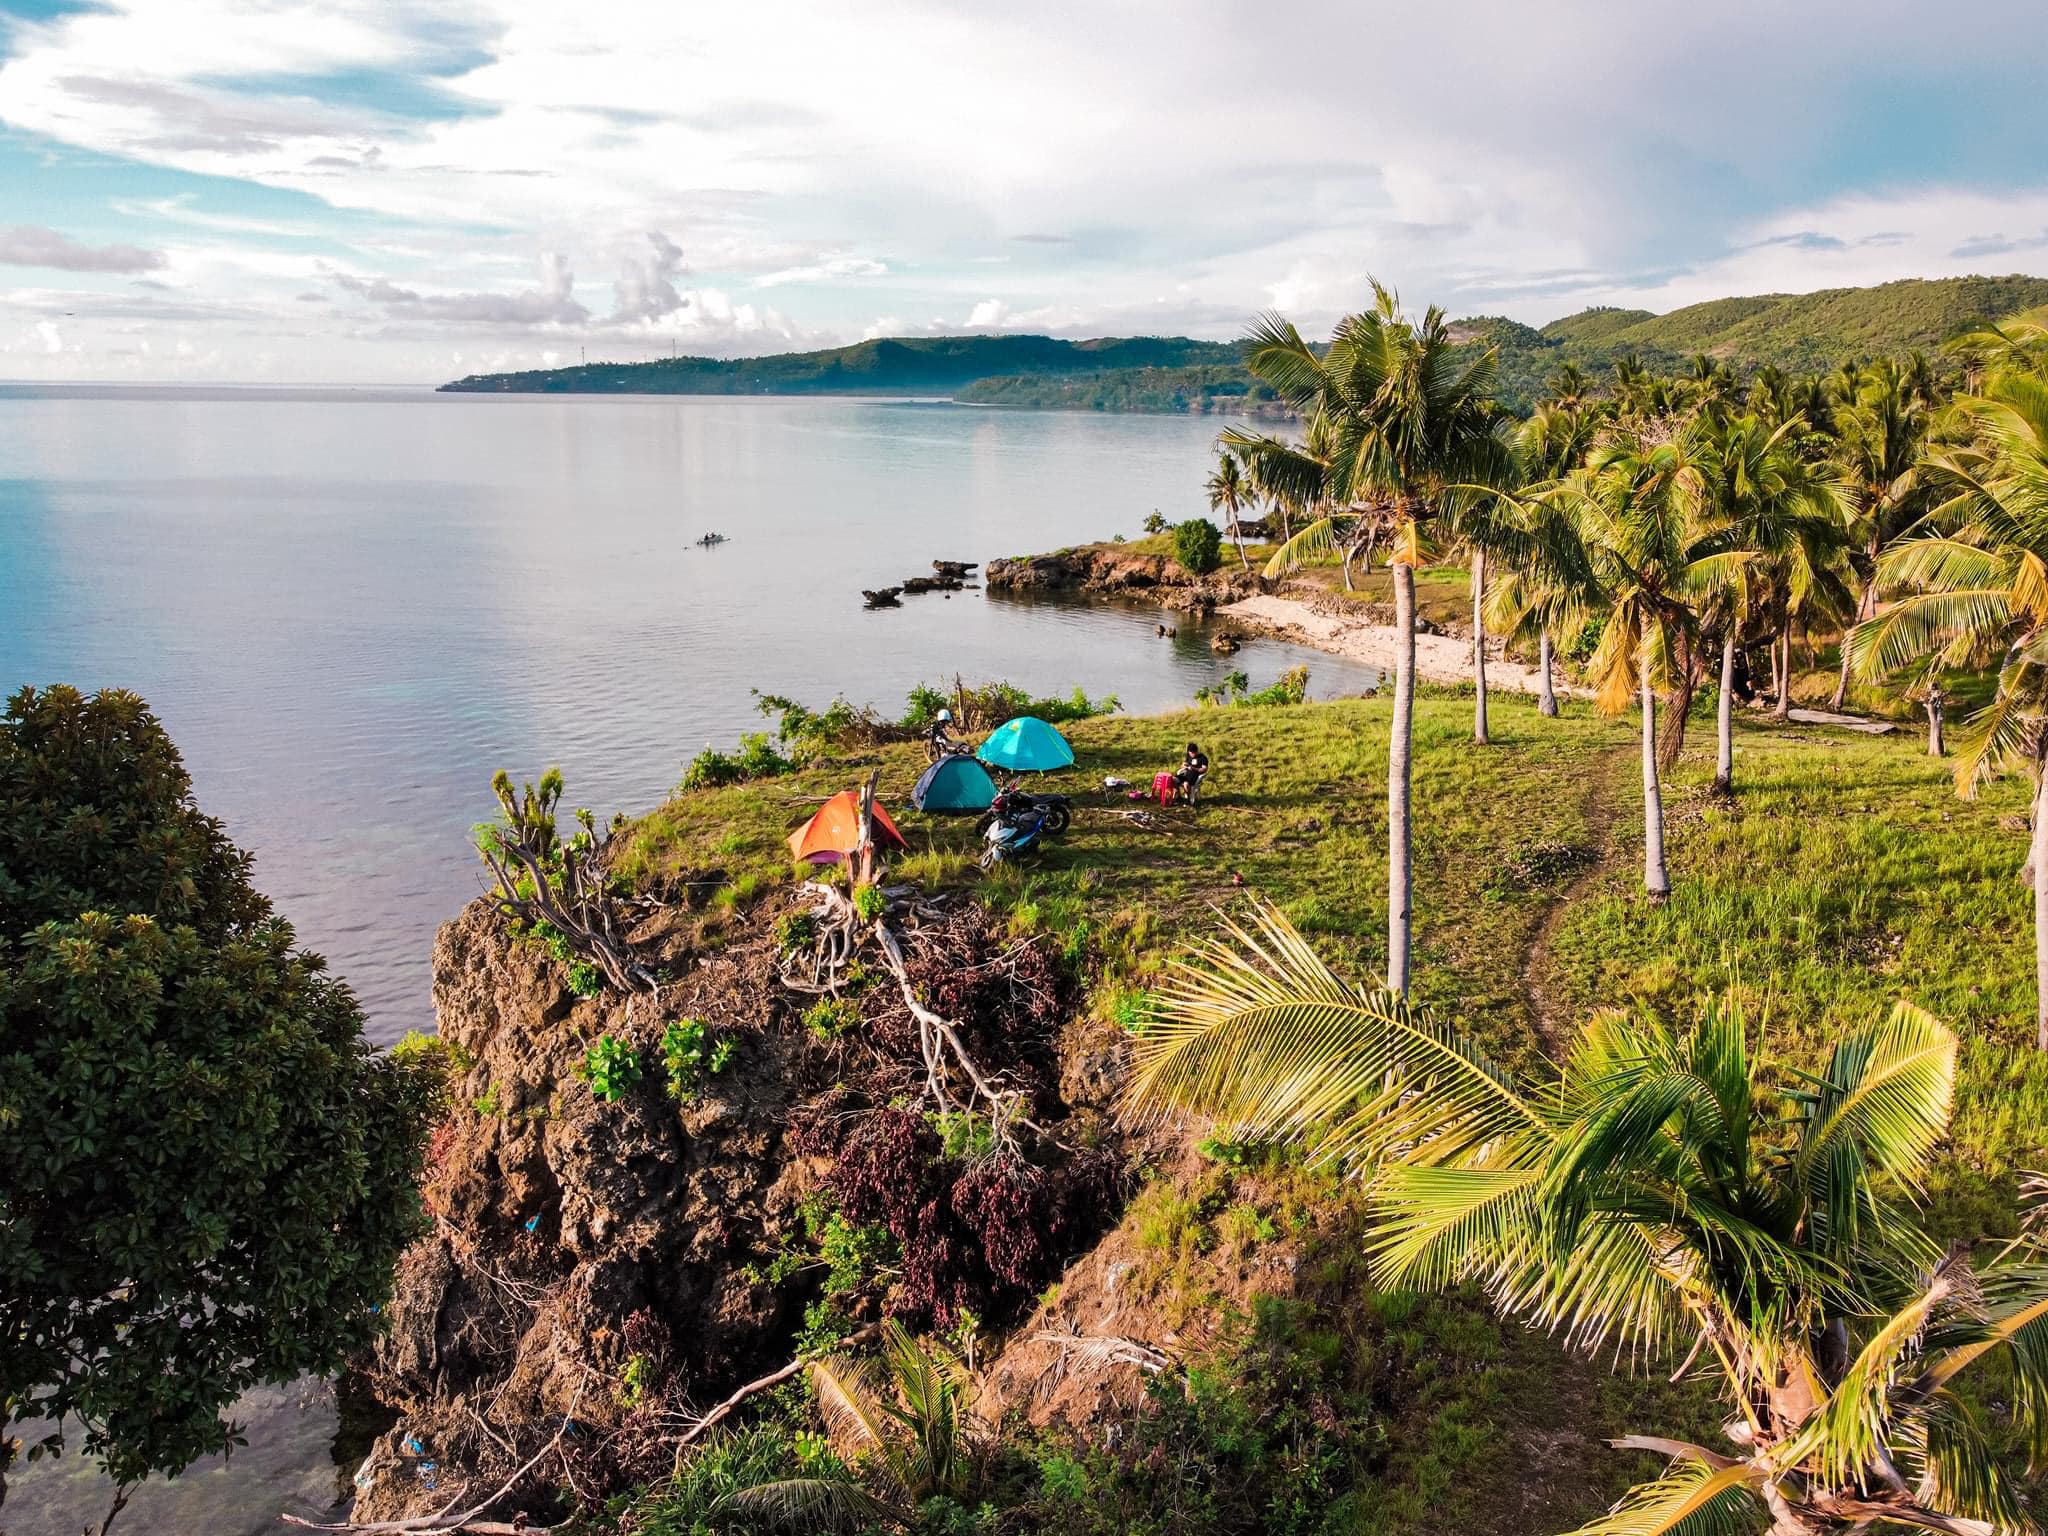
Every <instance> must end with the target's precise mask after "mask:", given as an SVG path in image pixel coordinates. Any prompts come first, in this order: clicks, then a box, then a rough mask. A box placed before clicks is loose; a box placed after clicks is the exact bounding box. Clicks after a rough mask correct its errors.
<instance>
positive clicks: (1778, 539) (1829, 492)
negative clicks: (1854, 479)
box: [1686, 414, 1849, 790]
mask: <svg viewBox="0 0 2048 1536" xmlns="http://www.w3.org/2000/svg"><path fill="white" fill-rule="evenodd" d="M1797 420H1798V418H1796V417H1795V418H1794V419H1793V420H1792V421H1787V422H1781V423H1779V424H1778V425H1776V426H1775V427H1774V426H1772V425H1771V424H1770V423H1769V422H1767V421H1765V420H1764V419H1763V418H1761V417H1759V416H1756V415H1753V414H1744V415H1741V416H1703V417H1701V418H1699V419H1698V420H1697V421H1695V422H1694V423H1693V426H1692V429H1691V430H1690V432H1689V433H1688V434H1687V450H1688V454H1689V457H1690V459H1691V461H1692V473H1691V474H1690V475H1688V476H1687V479H1686V489H1687V492H1688V494H1690V495H1691V496H1692V498H1693V517H1694V520H1695V522H1696V524H1697V525H1698V526H1699V527H1700V528H1701V529H1702V530H1703V534H1704V536H1703V537H1702V538H1701V540H1700V541H1699V544H1698V547H1697V550H1696V563H1695V566H1694V570H1693V576H1694V580H1695V583H1696V585H1695V591H1696V593H1697V595H1698V597H1699V598H1700V599H1701V600H1702V601H1701V604H1700V606H1702V607H1705V608H1707V609H1709V610H1710V611H1711V612H1712V613H1713V614H1714V616H1715V617H1716V619H1717V620H1718V621H1719V622H1718V623H1717V625H1716V627H1717V628H1718V629H1719V630H1720V632H1721V677H1720V698H1719V707H1718V709H1717V710H1716V716H1717V725H1718V737H1719V740H1718V746H1719V754H1718V760H1717V765H1716V768H1715V777H1714V783H1715V786H1716V787H1717V788H1719V789H1722V790H1726V789H1729V788H1731V787H1732V786H1733V783H1734V775H1735V740H1734V699H1735V694H1734V683H1735V650H1736V645H1737V642H1738V638H1739V633H1740V630H1741V627H1742V624H1743V621H1744V620H1745V619H1747V618H1748V617H1749V616H1750V615H1751V614H1752V613H1753V612H1755V611H1756V610H1757V609H1758V608H1759V607H1760V606H1762V605H1763V603H1764V602H1765V601H1767V600H1768V595H1770V594H1774V593H1776V592H1778V591H1779V590H1780V589H1782V591H1783V592H1784V593H1785V601H1786V604H1787V606H1788V610H1789V611H1793V612H1797V611H1803V609H1804V608H1805V607H1806V606H1807V605H1808V604H1809V603H1811V602H1813V601H1814V600H1815V597H1816V594H1820V595H1822V596H1830V595H1831V596H1834V597H1837V598H1839V597H1841V596H1842V595H1843V593H1842V588H1841V583H1840V576H1839V574H1838V572H1837V570H1836V567H1835V563H1834V562H1835V558H1836V555H1837V552H1838V551H1839V550H1840V549H1841V547H1842V543H1843V540H1844V538H1845V536H1846V535H1845V533H1844V529H1845V527H1846V524H1847V520H1848V517H1849V503H1848V499H1847V497H1848V493H1847V491H1846V490H1845V488H1844V486H1843V484H1842V482H1841V480H1840V478H1839V476H1837V475H1836V474H1835V473H1833V472H1832V471H1831V470H1830V469H1829V468H1828V467H1827V466H1825V465H1818V464H1815V463H1813V462H1812V461H1810V460H1808V459H1806V458H1805V457H1803V456H1802V455H1801V454H1800V453H1799V451H1798V448H1797V446H1796V444H1797V439H1796V436H1795V429H1796V426H1797Z"/></svg>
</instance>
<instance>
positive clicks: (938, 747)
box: [924, 720, 974, 763]
mask: <svg viewBox="0 0 2048 1536" xmlns="http://www.w3.org/2000/svg"><path fill="white" fill-rule="evenodd" d="M946 724H947V722H946V721H944V720H934V721H933V722H932V724H931V729H929V730H927V731H926V732H925V733H924V760H925V761H926V762H928V763H936V762H937V761H938V760H939V759H940V758H942V757H968V756H972V755H973V752H974V744H973V743H972V742H967V741H960V740H958V739H956V738H955V737H953V736H952V735H951V734H949V733H948V732H947V730H946Z"/></svg>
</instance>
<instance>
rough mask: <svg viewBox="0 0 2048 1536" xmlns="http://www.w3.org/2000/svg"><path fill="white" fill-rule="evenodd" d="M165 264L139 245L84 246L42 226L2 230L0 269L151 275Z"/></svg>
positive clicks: (160, 256)
mask: <svg viewBox="0 0 2048 1536" xmlns="http://www.w3.org/2000/svg"><path fill="white" fill-rule="evenodd" d="M163 264H164V253H163V252H162V251H146V250H144V249H142V247H141V246H138V245H83V244H81V243H79V242H78V241H76V240H73V239H72V238H71V237H70V236H69V235H63V234H59V233H58V232H57V231H56V230H54V229H46V228H44V227H43V226H42V225H40V224H16V225H14V226H13V227H12V228H10V229H0V266H10V267H49V268H52V269H54V270H56V271H59V272H149V271H153V270H154V269H156V268H158V267H161V266H162V265H163Z"/></svg>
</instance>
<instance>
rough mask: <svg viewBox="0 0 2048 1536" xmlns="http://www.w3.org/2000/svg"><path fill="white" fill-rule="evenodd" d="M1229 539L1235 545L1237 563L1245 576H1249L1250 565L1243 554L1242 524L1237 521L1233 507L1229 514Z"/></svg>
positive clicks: (1235, 510)
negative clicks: (1242, 568) (1243, 570)
mask: <svg viewBox="0 0 2048 1536" xmlns="http://www.w3.org/2000/svg"><path fill="white" fill-rule="evenodd" d="M1230 537H1231V538H1232V539H1233V540H1234V541H1235V542H1236V544H1237V563H1238V564H1239V565H1241V566H1243V567H1244V569H1245V574H1246V575H1250V574H1251V569H1252V563H1251V561H1250V560H1249V559H1248V558H1246V556H1245V552H1244V524H1243V523H1241V522H1239V521H1238V516H1237V509H1236V508H1234V507H1233V508H1232V509H1231V513H1230Z"/></svg>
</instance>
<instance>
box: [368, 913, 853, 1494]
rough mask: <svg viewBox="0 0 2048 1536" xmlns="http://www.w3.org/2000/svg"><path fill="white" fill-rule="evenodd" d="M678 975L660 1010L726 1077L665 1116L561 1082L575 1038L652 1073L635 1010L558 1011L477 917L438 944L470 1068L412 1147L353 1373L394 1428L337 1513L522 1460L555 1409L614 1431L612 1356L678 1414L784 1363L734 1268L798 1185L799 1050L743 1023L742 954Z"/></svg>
mask: <svg viewBox="0 0 2048 1536" xmlns="http://www.w3.org/2000/svg"><path fill="white" fill-rule="evenodd" d="M644 939H645V936H643V941H644ZM654 943H655V945H656V946H657V947H659V946H660V937H659V935H656V936H654ZM671 958H672V959H675V960H682V959H683V957H681V956H675V955H672V957H671ZM684 963H686V964H688V965H689V969H688V972H687V974H686V975H685V977H684V978H683V980H682V981H680V982H679V983H677V984H676V986H675V987H674V988H672V989H671V993H670V995H667V996H665V997H664V999H663V1008H662V1012H663V1014H664V1015H665V1016H669V1017H677V1016H684V1015H687V1016H691V1017H696V1018H700V1019H702V1020H703V1021H704V1022H705V1023H706V1024H707V1025H708V1026H709V1029H710V1031H711V1033H712V1035H713V1037H714V1038H716V1039H721V1040H730V1041H731V1042H733V1047H734V1055H733V1060H732V1062H731V1064H730V1065H729V1066H728V1068H727V1069H726V1071H724V1072H722V1073H721V1074H719V1076H718V1078H717V1079H715V1080H714V1081H715V1087H714V1086H709V1085H707V1088H706V1090H705V1091H702V1092H700V1093H699V1094H698V1095H697V1097H696V1098H695V1100H694V1101H693V1102H690V1103H687V1104H679V1103H677V1102H676V1101H674V1100H673V1099H671V1098H669V1097H667V1096H666V1095H664V1094H663V1093H662V1092H661V1091H660V1088H659V1086H658V1083H657V1082H655V1081H652V1080H647V1081H643V1083H642V1084H641V1085H640V1089H639V1090H636V1091H634V1092H630V1093H628V1094H627V1095H626V1096H625V1097H624V1098H623V1099H621V1100H620V1101H619V1102H617V1103H603V1102H600V1101H599V1100H598V1099H597V1098H596V1097H595V1096H594V1095H593V1094H592V1093H591V1091H590V1088H589V1087H588V1085H587V1084H586V1083H584V1082H583V1081H581V1080H579V1078H578V1076H577V1071H578V1068H579V1067H580V1065H581V1063H582V1061H583V1058H584V1054H585V1052H586V1051H587V1050H588V1049H589V1045H590V1042H591V1041H592V1040H594V1039H596V1038H597V1037H598V1036H599V1035H601V1034H605V1033H611V1034H614V1035H617V1036H619V1037H621V1038H624V1039H630V1040H633V1041H634V1042H635V1044H637V1045H639V1046H641V1047H642V1048H643V1054H645V1055H647V1056H649V1057H650V1058H651V1057H652V1056H653V1052H652V1051H651V1050H649V1049H646V1048H647V1047H650V1046H651V1044H652V1037H653V1036H654V1035H658V1033H659V1029H658V1027H657V1026H656V1024H655V1020H654V1017H653V1014H652V1011H651V1010H649V1011H647V1016H646V1017H644V1018H640V1019H635V1018H632V1017H630V1016H629V1012H630V1011H629V1010H628V1009H627V1008H626V1007H625V1005H624V1004H623V1003H621V1002H620V1001H618V1000H616V999H613V998H597V999H590V1000H578V999H577V998H575V997H574V996H573V995H572V994H571V993H570V992H569V991H568V990H567V987H566V985H565V981H564V977H563V973H562V969H561V967H560V966H558V965H557V964H556V963H555V962H554V961H553V960H552V959H550V957H549V956H548V955H547V953H546V951H545V950H543V949H542V948H540V947H539V946H538V945H535V944H532V943H522V942H520V941H518V940H516V939H515V938H513V937H512V936H511V935H510V934H509V933H508V932H507V931H506V927H505V924H504V922H503V920H502V919H501V918H499V916H498V915H497V914H496V913H495V912H494V911H493V910H492V909H491V908H490V906H489V904H488V903H486V902H482V901H479V902H477V903H474V904H473V905H472V906H471V907H470V908H469V909H468V910H467V911H466V912H464V913H463V915H462V917H461V918H460V919H459V920H457V921H456V922H453V923H450V924H449V925H448V926H447V927H445V928H443V929H442V930H441V933H440V935H439V937H438V939H437V941H436V943H435V946H434V1000H435V1007H436V1011H437V1014H438V1018H439V1024H440V1032H441V1035H442V1037H443V1039H445V1040H447V1041H449V1042H450V1043H451V1044H453V1045H454V1046H456V1047H457V1048H458V1050H459V1053H460V1059H464V1060H468V1061H472V1062H473V1063H474V1064H473V1065H472V1066H470V1068H469V1070H468V1072H467V1073H466V1075H465V1076H464V1077H463V1078H462V1079H461V1081H460V1082H459V1084H458V1085H457V1086H456V1089H455V1091H454V1095H453V1102H452V1103H451V1106H450V1109H449V1114H448V1118H447V1120H446V1121H445V1123H444V1124H443V1125H442V1127H441V1128H440V1130H439V1131H438V1132H437V1134H436V1135H435V1138H434V1140H433V1143H432V1145H431V1147H430V1150H429V1161H428V1170H427V1179H426V1183H425V1187H424V1196H425V1201H426V1205H427V1208H428V1211H429V1213H430V1215H431V1217H432V1219H433V1232H432V1234H431V1236H429V1237H428V1238H426V1239H425V1240H423V1241H422V1242H420V1243H418V1244H416V1245H414V1247H413V1248H412V1249H411V1250H410V1251H409V1252H408V1253H407V1254H406V1256H405V1258H404V1260H403V1262H402V1263H401V1265H400V1270H399V1278H398V1288H397V1294H396V1296H395V1297H394V1300H393V1303H392V1308H391V1314H392V1315H391V1327H390V1330H389V1332H388V1334H387V1335H386V1337H385V1339H384V1341H383V1343H382V1345H381V1346H380V1348H379V1349H378V1351H377V1354H376V1358H375V1359H374V1361H373V1362H372V1363H371V1366H370V1370H369V1375H370V1379H371V1383H372V1385H373V1388H374V1390H375V1391H376V1393H377V1395H378V1396H379V1397H380V1398H381V1399H382V1400H383V1401H385V1402H386V1403H388V1404H390V1405H391V1406H393V1407H396V1408H398V1409H399V1410H400V1411H401V1413H402V1415H403V1417H402V1419H401V1421H400V1423H399V1425H398V1426H397V1427H396V1428H395V1429H394V1430H393V1431H392V1432H391V1433H390V1434H389V1435H387V1436H385V1437H384V1439H383V1440H382V1441H380V1442H379V1443H378V1445H377V1446H376V1448H375V1449H374V1450H373V1451H372V1453H371V1455H370V1458H369V1459H368V1461H366V1462H365V1464H364V1466H363V1468H362V1469H361V1471H359V1473H358V1474H357V1479H356V1482H357V1487H358V1489H359V1493H360V1496H359V1499H358V1503H357V1518H358V1519H385V1518H391V1517H392V1516H394V1515H397V1514H400V1513H417V1512H419V1511H420V1510H422V1509H424V1508H427V1507H429V1506H431V1507H435V1508H438V1507H439V1504H440V1503H445V1502H446V1499H445V1497H443V1498H441V1499H440V1500H439V1501H438V1502H437V1501H436V1500H435V1497H434V1495H435V1494H436V1493H437V1492H438V1491H439V1489H440V1486H441V1485H446V1484H449V1483H450V1482H451V1481H452V1480H453V1479H454V1477H455V1476H456V1475H457V1474H456V1472H455V1469H456V1468H469V1467H478V1466H487V1465H491V1464H493V1463H494V1462H495V1461H496V1460H497V1459H498V1458H497V1457H496V1455H495V1454H494V1452H495V1451H496V1450H497V1447H495V1446H494V1445H493V1444H492V1442H491V1436H492V1434H494V1433H495V1434H497V1435H499V1436H501V1437H503V1439H504V1440H505V1441H506V1442H508V1443H513V1442H516V1443H520V1444H523V1443H524V1442H525V1440H526V1439H528V1438H531V1434H530V1431H531V1429H532V1428H533V1427H535V1426H541V1425H546V1426H547V1427H548V1431H549V1432H550V1433H552V1429H553V1426H554V1425H557V1424H559V1423H560V1421H561V1419H562V1417H563V1416H564V1415H570V1414H572V1413H573V1415H574V1417H576V1418H577V1419H578V1420H579V1421H582V1422H584V1423H586V1424H588V1425H589V1426H591V1427H592V1428H593V1430H595V1429H601V1428H604V1427H608V1426H611V1425H615V1424H616V1423H617V1422H619V1421H620V1419H621V1418H622V1417H623V1409H624V1407H625V1405H624V1404H622V1403H621V1401H620V1395H621V1394H620V1390H619V1388H618V1387H617V1386H616V1385H615V1383H617V1382H619V1381H620V1380H621V1379H622V1378H623V1376H624V1374H625V1372H626V1370H627V1368H628V1365H629V1363H630V1361H631V1360H632V1358H633V1357H634V1356H635V1355H640V1356H643V1357H645V1358H647V1359H649V1360H650V1361H652V1362H654V1366H653V1368H654V1369H656V1370H658V1371H659V1373H660V1375H661V1377H662V1385H663V1386H664V1387H667V1386H670V1385H672V1386H673V1389H674V1391H675V1392H676V1393H677V1395H679V1396H682V1395H687V1396H691V1397H695V1396H697V1395H699V1392H700V1390H711V1391H723V1390H724V1389H725V1387H726V1386H727V1385H728V1384H729V1383H730V1382H732V1381H734V1380H739V1379H744V1378H745V1376H746V1375H747V1374H748V1373H749V1372H750V1371H751V1370H752V1368H753V1367H754V1366H755V1365H756V1364H757V1363H758V1362H759V1361H761V1360H762V1359H765V1358H766V1357H767V1355H768V1354H771V1353H774V1352H775V1351H776V1350H779V1349H781V1348H783V1346H784V1342H785V1340H786V1338H787V1335H788V1333H789V1331H790V1329H791V1327H792V1326H793V1323H794V1319H795V1317H796V1315H797V1314H799V1313H800V1311H801V1304H800V1301H799V1299H798V1298H796V1297H794V1296H790V1295H783V1294H779V1293H778V1292H777V1291H776V1290H775V1289H774V1288H772V1287H768V1286H765V1285H758V1284H752V1283H749V1281H748V1280H747V1278H746V1277H745V1276H744V1275H743V1274H742V1273H741V1271H742V1266H743V1265H744V1263H745V1262H746V1260H747V1259H748V1257H749V1256H751V1255H753V1254H755V1253H757V1252H761V1251H766V1250H772V1249H773V1248H774V1247H775V1246H776V1245H777V1244H778V1243H780V1242H781V1241H783V1240H784V1239H785V1238H786V1237H787V1236H788V1234H789V1232H790V1230H791V1226H792V1221H793V1216H792V1213H793V1211H794V1209H795V1206H796V1202H797V1201H798V1199H799V1198H800V1197H801V1195H802V1193H803V1192H804V1190H805V1189H806V1188H807V1187H808V1186H809V1184H810V1183H811V1182H814V1180H815V1176H816V1170H815V1168H814V1167H809V1166H807V1164H806V1160H805V1159H804V1158H802V1157H801V1156H800V1155H799V1154H797V1153H796V1152H795V1151H794V1149H793V1148H792V1147H791V1146H790V1144H789V1136H788V1127H789V1120H790V1111H791V1108H792V1105H793V1103H794V1102H795V1100H796V1098H797V1097H798V1096H799V1094H800V1093H801V1092H802V1090H803V1086H804V1082H805V1077H806V1073H805V1071H804V1064H803V1062H802V1056H803V1051H802V1048H801V1045H800V1044H799V1039H800V1037H798V1036H796V1034H795V1032H794V1031H791V1030H789V1029H787V1028H782V1029H778V1028H775V1027H773V1025H774V1022H775V1021H774V1018H773V1016H772V1012H771V1010H770V1009H769V1008H767V1007H764V1006H763V1003H764V1001H767V1000H768V987H769V984H770V978H771V977H772V973H773V955H772V951H771V949H770V948H769V947H767V946H764V944H763V943H762V942H760V941H758V940H757V941H755V942H753V943H752V944H742V945H739V946H735V947H734V948H733V949H732V950H730V951H728V952H726V953H723V954H720V955H718V956H715V957H710V958H704V959H699V960H689V961H684ZM643 1001H644V1000H643ZM656 1077H658V1068H655V1069H653V1070H651V1071H650V1073H649V1078H650V1079H653V1078H656Z"/></svg>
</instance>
